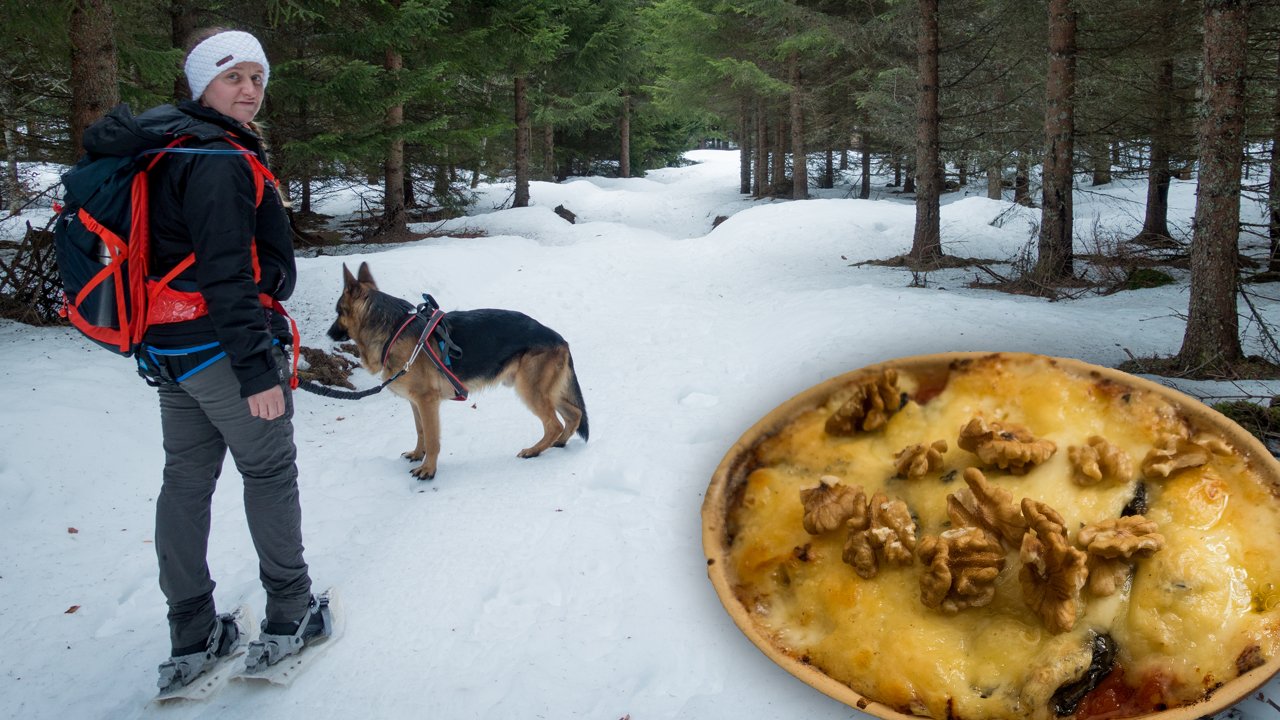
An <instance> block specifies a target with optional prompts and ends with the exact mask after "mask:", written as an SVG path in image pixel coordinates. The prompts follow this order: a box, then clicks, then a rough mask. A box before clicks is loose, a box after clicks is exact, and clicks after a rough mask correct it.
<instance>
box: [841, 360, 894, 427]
mask: <svg viewBox="0 0 1280 720" xmlns="http://www.w3.org/2000/svg"><path fill="white" fill-rule="evenodd" d="M900 404H901V400H900V395H899V390H898V371H897V370H893V369H889V370H885V371H884V372H882V373H880V374H879V375H877V376H875V377H872V378H868V379H866V380H863V381H861V382H859V383H857V384H855V385H854V386H853V394H852V395H851V396H850V397H849V399H848V400H846V401H845V403H844V404H843V405H841V406H840V407H839V408H838V409H837V410H836V411H835V412H834V413H832V414H831V417H829V418H827V425H826V430H827V434H828V435H837V436H841V437H848V436H850V435H853V434H855V433H857V432H858V431H867V432H869V431H871V430H878V429H880V428H882V427H884V425H885V423H887V422H889V417H890V416H891V415H893V414H894V413H895V412H897V411H898V406H899V405H900Z"/></svg>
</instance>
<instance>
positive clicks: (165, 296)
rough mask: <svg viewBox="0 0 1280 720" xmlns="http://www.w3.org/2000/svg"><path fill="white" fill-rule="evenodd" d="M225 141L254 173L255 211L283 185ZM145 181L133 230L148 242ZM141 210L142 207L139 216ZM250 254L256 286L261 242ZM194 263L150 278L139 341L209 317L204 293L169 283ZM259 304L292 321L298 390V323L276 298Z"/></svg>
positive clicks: (191, 258) (292, 378) (293, 378)
mask: <svg viewBox="0 0 1280 720" xmlns="http://www.w3.org/2000/svg"><path fill="white" fill-rule="evenodd" d="M186 139H187V138H185V137H181V138H178V139H177V140H174V141H173V142H171V143H169V144H168V145H166V146H165V147H166V148H171V147H174V146H176V145H178V144H179V143H182V142H184V141H185V140H186ZM224 140H226V142H227V144H229V145H231V147H233V148H235V149H236V150H239V151H240V153H241V155H242V156H243V157H244V159H245V161H247V162H248V163H249V168H250V169H251V170H252V171H253V173H252V174H253V195H254V197H253V206H254V207H255V208H257V207H259V206H261V205H262V197H263V194H264V192H265V190H266V183H267V181H268V180H269V181H271V184H272V185H273V186H274V187H277V188H278V187H279V186H280V183H279V181H278V180H276V177H275V175H273V174H271V170H269V169H268V168H267V166H266V165H264V164H263V163H262V161H261V160H259V159H258V156H257V155H256V154H254V153H253V152H252V151H251V150H249V149H247V148H245V147H244V146H243V145H240V144H239V143H237V142H235V141H233V140H231V139H230V138H224ZM163 156H164V153H163V152H161V153H157V154H156V157H155V158H154V159H153V160H152V161H151V164H150V165H148V166H147V170H148V171H149V170H151V168H153V167H155V164H156V163H157V162H159V161H160V158H161V157H163ZM139 179H141V181H142V183H143V185H142V188H141V191H139V188H138V187H137V186H138V181H139ZM145 182H146V179H145V174H143V173H139V175H138V178H135V180H134V185H135V187H134V205H133V207H134V216H135V217H134V223H133V227H134V228H135V229H137V228H141V230H142V235H141V237H143V238H146V239H149V238H150V234H149V231H148V228H147V218H148V217H149V216H148V214H147V200H146V198H147V193H146V185H145ZM139 207H141V212H140V213H139ZM139 247H141V248H142V250H141V253H142V255H141V257H142V258H143V263H145V262H146V258H147V257H148V256H149V248H148V247H147V243H146V241H145V240H144V241H143V242H136V243H130V250H131V251H133V250H136V249H137V248H139ZM249 255H250V258H251V263H252V265H253V282H254V284H255V285H256V284H257V283H258V282H260V281H261V280H262V266H261V265H260V264H259V262H258V241H257V239H256V238H250V240H249ZM195 262H196V254H195V253H194V252H192V253H191V254H190V255H188V256H186V257H185V258H183V259H182V260H181V261H180V262H179V263H178V264H177V265H174V266H173V269H172V270H170V271H169V272H167V273H165V274H164V277H161V278H160V279H159V280H152V279H151V278H147V304H146V308H147V322H146V323H144V324H143V323H140V324H139V325H138V328H137V330H136V332H137V338H136V341H137V342H141V341H142V333H143V331H144V330H145V328H146V326H148V325H152V324H156V325H160V324H164V323H174V322H182V321H185V320H194V319H196V318H200V317H204V316H205V315H208V314H209V304H208V303H207V302H206V301H205V299H204V295H203V294H201V293H200V292H198V291H186V290H177V289H175V288H173V287H171V286H170V283H172V282H173V280H174V279H175V278H177V277H178V276H179V275H181V274H182V273H183V272H185V271H186V270H187V268H189V267H191V266H192V265H194V264H195ZM134 267H143V268H144V272H145V267H146V266H145V264H142V265H134ZM117 292H119V284H117ZM258 301H259V302H261V303H262V306H263V307H266V308H269V309H271V310H272V311H274V312H276V313H279V314H280V315H281V316H282V317H284V318H285V319H287V320H288V321H289V327H290V330H291V332H292V335H293V353H292V355H293V357H292V364H293V368H292V370H291V372H290V374H289V387H290V388H292V389H294V390H296V389H297V388H298V355H299V350H300V348H301V345H302V340H301V337H300V335H299V333H298V323H297V321H295V320H294V319H293V317H292V316H290V315H289V313H288V312H287V311H286V310H285V309H284V305H282V304H280V301H279V300H277V299H275V298H274V297H272V296H270V295H268V294H266V293H260V294H259V295H258ZM135 307H136V305H135Z"/></svg>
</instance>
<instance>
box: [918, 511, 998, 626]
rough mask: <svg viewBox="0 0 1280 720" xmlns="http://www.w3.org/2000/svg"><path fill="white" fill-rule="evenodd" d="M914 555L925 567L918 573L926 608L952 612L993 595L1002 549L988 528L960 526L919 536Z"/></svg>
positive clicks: (986, 600)
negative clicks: (934, 533)
mask: <svg viewBox="0 0 1280 720" xmlns="http://www.w3.org/2000/svg"><path fill="white" fill-rule="evenodd" d="M916 555H917V556H918V557H919V558H920V561H921V562H923V563H924V564H925V565H927V566H928V569H927V570H926V571H925V572H924V574H923V575H921V576H920V601H921V602H923V603H924V604H925V606H926V607H931V608H934V609H937V610H941V611H942V612H944V613H946V614H948V615H954V614H955V613H958V612H960V611H961V610H963V609H965V608H968V607H982V606H983V605H987V604H989V603H990V602H991V601H992V600H993V599H994V598H995V596H996V578H997V577H999V575H1000V571H1001V570H1003V569H1004V562H1005V550H1004V548H1003V547H1001V546H1000V541H999V540H998V539H996V537H995V536H994V535H990V534H988V533H987V531H985V530H983V529H981V528H976V527H960V528H951V529H950V530H947V531H946V532H944V533H942V534H941V535H926V536H924V537H923V538H921V539H920V545H919V547H917V548H916Z"/></svg>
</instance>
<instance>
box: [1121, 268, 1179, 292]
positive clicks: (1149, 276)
mask: <svg viewBox="0 0 1280 720" xmlns="http://www.w3.org/2000/svg"><path fill="white" fill-rule="evenodd" d="M1175 282H1177V281H1176V280H1174V279H1173V276H1172V275H1170V274H1169V273H1166V272H1163V271H1160V270H1156V269H1155V268H1145V267H1137V268H1133V269H1132V270H1130V271H1129V273H1128V275H1126V276H1125V278H1124V289H1125V290H1143V289H1146V288H1157V287H1161V286H1164V285H1172V284H1173V283H1175Z"/></svg>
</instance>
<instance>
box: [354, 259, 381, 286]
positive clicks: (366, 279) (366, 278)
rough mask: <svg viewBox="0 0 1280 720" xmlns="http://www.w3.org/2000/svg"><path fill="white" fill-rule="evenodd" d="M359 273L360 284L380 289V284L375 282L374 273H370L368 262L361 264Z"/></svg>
mask: <svg viewBox="0 0 1280 720" xmlns="http://www.w3.org/2000/svg"><path fill="white" fill-rule="evenodd" d="M358 272H359V276H358V279H359V280H360V282H362V283H368V285H369V287H372V288H377V287H378V283H376V282H374V281H373V273H371V272H369V263H367V262H362V263H360V270H359V271H358Z"/></svg>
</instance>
